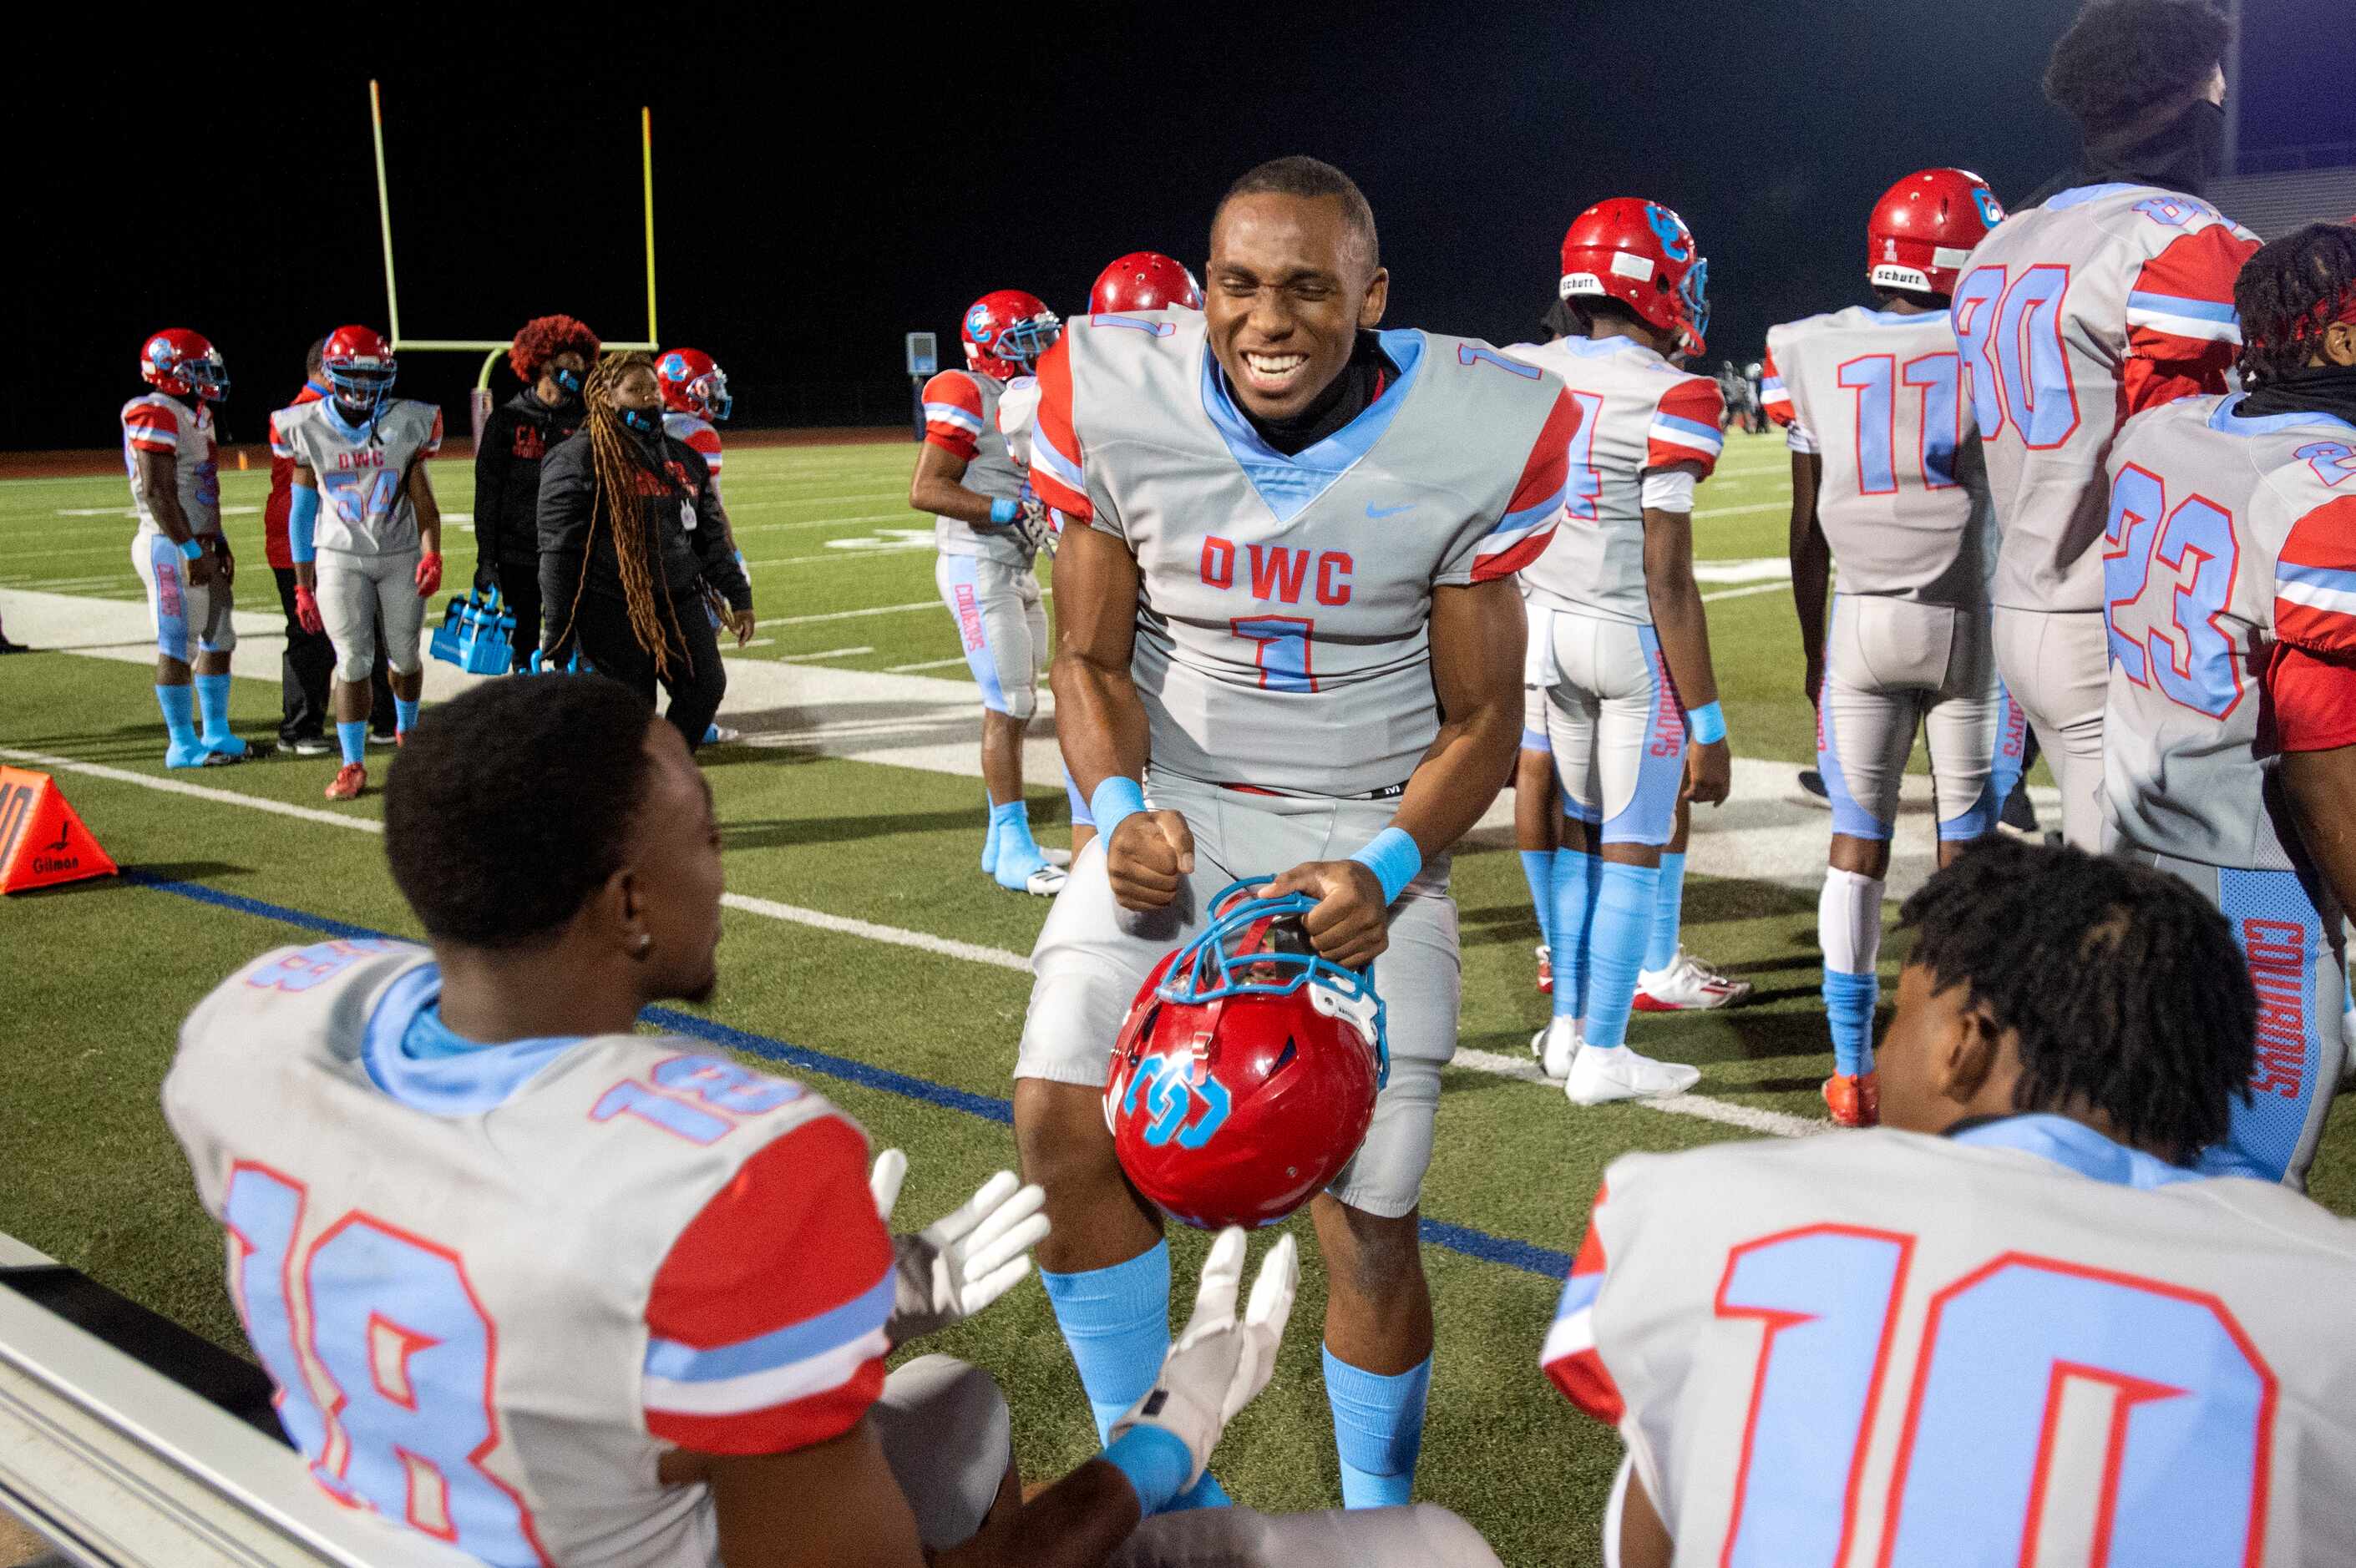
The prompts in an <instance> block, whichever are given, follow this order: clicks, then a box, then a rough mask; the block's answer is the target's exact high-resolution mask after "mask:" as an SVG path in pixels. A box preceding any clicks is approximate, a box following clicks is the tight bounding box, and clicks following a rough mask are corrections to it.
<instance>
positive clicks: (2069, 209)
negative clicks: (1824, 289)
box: [1952, 185, 2258, 611]
mask: <svg viewBox="0 0 2356 1568" xmlns="http://www.w3.org/2000/svg"><path fill="white" fill-rule="evenodd" d="M2257 248H2258V240H2257V236H2255V235H2254V234H2252V233H2251V232H2250V231H2249V230H2248V229H2244V228H2242V227H2241V226H2240V225H2239V224H2236V223H2234V222H2233V221H2232V220H2230V219H2226V218H2225V217H2223V216H2222V215H2221V214H2220V213H2219V212H2218V211H2217V210H2216V209H2215V208H2211V207H2210V206H2209V205H2208V204H2207V203H2205V202H2202V201H2200V200H2198V199H2196V198H2194V197H2189V196H2185V195H2182V194H2181V193H2179V192H2176V191H2170V190H2163V189H2160V188H2158V187H2154V186H2140V185H2096V186H2083V187H2078V188H2077V189H2074V190H2065V191H2062V192H2061V193H2059V194H2058V195H2056V196H2054V197H2051V199H2049V200H2048V201H2046V202H2045V204H2044V205H2043V206H2041V207H2032V208H2028V209H2027V210H2025V211H2019V212H2015V213H2013V214H2012V215H2011V216H2009V217H2008V218H2007V219H2005V220H2004V221H2003V222H2002V223H1999V224H1997V226H1996V228H1994V229H1991V230H1989V231H1988V235H1987V238H1986V239H1984V240H1981V241H1980V242H1979V244H1978V245H1977V246H1976V248H1975V249H1974V250H1973V251H1972V254H1971V259H1970V261H1967V262H1965V269H1964V274H1963V276H1962V278H1961V279H1960V280H1958V282H1957V283H1956V285H1955V293H1954V311H1953V313H1952V314H1953V315H1954V327H1955V336H1956V339H1957V343H1958V347H1960V349H1961V351H1962V353H1963V360H1964V385H1965V391H1966V394H1967V396H1968V398H1969V400H1970V403H1971V406H1972V419H1973V422H1974V423H1975V424H1976V426H1977V427H1978V430H1979V432H1980V440H1981V443H1982V444H1983V447H1984V449H1985V451H1986V453H1987V474H1988V487H1989V490H1990V492H1991V493H1992V494H1993V496H1995V498H1996V520H1997V529H1998V533H1999V538H1998V541H1997V568H1996V579H1995V581H1994V584H1993V587H1992V591H1991V592H1992V595H1993V603H1997V604H1998V605H2001V606H2003V607H2004V608H2006V609H2009V610H2044V611H2087V610H2099V609H2101V608H2102V606H2103V560H2102V553H2101V552H2100V551H2099V550H2097V549H2095V548H2094V541H2095V540H2096V539H2098V538H2100V537H2101V535H2102V531H2103V503H2104V496H2105V486H2104V483H2103V464H2104V458H2105V457H2106V456H2107V455H2108V453H2109V452H2110V448H2111V442H2112V439H2113V438H2114V437H2115V435H2116V434H2117V433H2118V428H2119V425H2120V423H2121V422H2122V421H2125V420H2126V419H2127V418H2128V417H2129V416H2130V415H2133V414H2135V413H2136V412H2139V411H2142V410H2144V409H2147V408H2151V407H2155V406H2157V405H2158V404H2159V403H2163V402H2166V401H2168V400H2170V399H2173V398H2178V397H2181V396H2184V395H2185V394H2187V393H2189V392H2200V391H2208V392H2215V391H2221V390H2222V389H2223V387H2224V377H2225V371H2226V368H2227V367H2228V366H2229V365H2231V363H2232V362H2233V351H2234V349H2235V348H2236V347H2238V346H2239V345H2240V343H2241V340H2242V339H2241V330H2240V328H2239V326H2238V325H2237V324H2236V321H2235V318H2234V315H2233V278H2234V274H2235V273H2237V272H2239V271H2240V270H2241V265H2242V263H2243V262H2244V261H2246V260H2248V259H2249V255H2250V253H2251V252H2252V251H2255V250H2256V249H2257Z"/></svg>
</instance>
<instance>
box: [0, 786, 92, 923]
mask: <svg viewBox="0 0 2356 1568" xmlns="http://www.w3.org/2000/svg"><path fill="white" fill-rule="evenodd" d="M114 874H115V864H114V860H113V858H112V857H111V856H109V855H108V854H107V852H106V851H105V850H103V849H102V848H99V847H98V840H97V839H95V838H93V837H91V836H90V829H89V828H87V827H83V826H82V823H81V818H80V816H77V815H76V814H75V812H74V808H73V807H72V806H71V805H68V804H67V802H66V797H65V792H64V791H62V790H60V789H59V788H58V784H57V781H56V780H55V779H53V778H51V777H50V776H49V775H48V774H47V773H30V772H27V771H26V770H25V769H22V768H0V893H21V892H23V891H26V890H27V889H28V888H46V887H51V886H54V885H55V884H57V883H59V882H78V881H80V880H82V879H83V878H85V877H112V876H113V875H114Z"/></svg>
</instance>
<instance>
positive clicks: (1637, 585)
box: [1506, 337, 1725, 626]
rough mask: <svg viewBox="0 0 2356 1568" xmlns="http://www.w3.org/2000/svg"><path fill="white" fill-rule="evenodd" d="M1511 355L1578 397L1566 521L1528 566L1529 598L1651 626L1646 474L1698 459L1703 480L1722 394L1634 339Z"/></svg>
mask: <svg viewBox="0 0 2356 1568" xmlns="http://www.w3.org/2000/svg"><path fill="white" fill-rule="evenodd" d="M1506 352H1507V353H1509V354H1511V355H1512V356H1514V357H1515V358H1516V359H1520V360H1524V361H1526V362H1527V363H1529V364H1532V365H1536V366H1537V367H1538V368H1541V369H1543V370H1547V371H1548V372H1551V373H1552V374H1553V375H1555V376H1556V377H1558V378H1559V379H1560V380H1561V381H1562V384H1563V385H1564V386H1565V387H1568V388H1569V389H1570V395H1571V397H1572V398H1573V399H1575V400H1577V401H1578V403H1579V410H1580V423H1579V433H1578V434H1577V435H1576V436H1574V437H1573V438H1572V441H1571V449H1570V453H1569V475H1568V477H1569V484H1568V486H1567V488H1566V490H1565V493H1564V496H1563V519H1562V526H1561V527H1560V528H1557V529H1555V534H1554V542H1553V543H1551V544H1549V545H1547V549H1546V553H1545V554H1544V555H1541V556H1540V557H1538V559H1537V560H1535V561H1533V562H1531V563H1530V564H1529V565H1528V566H1527V567H1525V568H1524V569H1523V571H1522V581H1524V582H1525V583H1526V584H1527V585H1528V587H1529V591H1530V592H1529V597H1530V603H1533V604H1537V605H1540V606H1543V607H1544V608H1547V609H1550V610H1570V611H1575V612H1577V613H1580V614H1583V615H1600V616H1602V617H1603V618H1605V619H1606V620H1612V621H1628V622H1633V623H1634V624H1637V625H1640V626H1649V625H1651V624H1653V602H1652V599H1651V596H1650V595H1648V594H1647V593H1646V592H1645V591H1644V475H1645V474H1646V473H1647V472H1648V471H1650V470H1652V469H1655V468H1665V467H1667V466H1668V465H1669V464H1673V463H1683V464H1696V465H1697V466H1698V467H1699V468H1700V470H1701V477H1702V478H1704V479H1707V478H1708V477H1709V475H1710V473H1711V471H1712V470H1713V469H1714V468H1716V467H1717V465H1718V454H1719V449H1720V447H1721V446H1722V445H1723V443H1724V441H1725V437H1724V436H1723V434H1722V433H1721V432H1719V418H1720V417H1721V411H1722V408H1723V394H1722V393H1720V392H1719V388H1718V383H1717V382H1716V381H1715V380H1712V379H1710V378H1709V377H1708V376H1696V375H1691V374H1689V373H1687V372H1686V371H1683V370H1680V369H1678V368H1676V366H1674V365H1672V364H1670V363H1669V362H1668V361H1667V360H1666V359H1665V358H1663V357H1661V356H1660V355H1658V354H1656V353H1655V352H1654V351H1653V350H1652V349H1650V348H1647V347H1644V345H1643V344H1640V343H1638V342H1636V341H1635V340H1634V339H1633V338H1630V337H1598V338H1589V337H1558V338H1556V339H1555V340H1554V341H1553V342H1551V343H1519V344H1515V346H1514V347H1511V348H1509V349H1507V350H1506Z"/></svg>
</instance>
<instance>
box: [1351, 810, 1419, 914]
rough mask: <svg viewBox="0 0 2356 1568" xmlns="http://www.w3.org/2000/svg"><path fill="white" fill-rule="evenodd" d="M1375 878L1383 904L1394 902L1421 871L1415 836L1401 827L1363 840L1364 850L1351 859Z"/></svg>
mask: <svg viewBox="0 0 2356 1568" xmlns="http://www.w3.org/2000/svg"><path fill="white" fill-rule="evenodd" d="M1350 859H1353V860H1355V861H1356V862H1358V864H1360V865H1361V866H1364V867H1365V868H1366V869H1368V870H1369V871H1372V872H1373V873H1374V874H1375V880H1376V881H1377V882H1380V883H1381V884H1382V889H1383V902H1384V903H1386V904H1389V903H1392V902H1395V901H1397V900H1398V896H1399V894H1401V893H1403V892H1405V891H1407V885H1408V883H1409V882H1411V881H1413V880H1415V874H1416V873H1417V872H1418V871H1420V870H1422V869H1423V850H1422V849H1421V848H1419V846H1418V845H1417V844H1416V841H1415V835H1413V834H1411V833H1409V832H1408V830H1407V829H1406V828H1404V827H1386V828H1384V829H1383V830H1382V831H1381V832H1380V833H1377V834H1376V835H1375V836H1374V837H1372V838H1369V839H1367V840H1366V847H1365V848H1363V849H1361V850H1359V851H1358V852H1357V853H1356V854H1355V855H1353V856H1351V857H1350Z"/></svg>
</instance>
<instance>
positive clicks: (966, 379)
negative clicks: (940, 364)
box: [925, 370, 1033, 566]
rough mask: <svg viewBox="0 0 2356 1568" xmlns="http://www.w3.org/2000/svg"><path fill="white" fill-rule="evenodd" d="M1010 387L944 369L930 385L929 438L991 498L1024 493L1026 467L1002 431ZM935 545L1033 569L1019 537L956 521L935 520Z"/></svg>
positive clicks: (949, 551)
mask: <svg viewBox="0 0 2356 1568" xmlns="http://www.w3.org/2000/svg"><path fill="white" fill-rule="evenodd" d="M1006 385H1007V384H1006V383H1005V382H1003V381H1000V380H996V379H992V378H991V377H988V376H983V375H980V374H977V373H976V372H974V371H971V370H944V371H942V372H941V373H940V374H938V375H937V376H935V377H934V378H933V379H931V380H929V381H927V382H926V383H925V433H926V438H927V439H928V440H934V441H935V442H936V444H938V445H941V446H945V447H947V448H948V450H950V451H952V452H955V453H958V455H959V456H961V457H964V458H965V476H964V477H963V478H961V479H959V480H958V484H960V485H964V486H965V487H966V488H967V489H969V490H970V491H972V492H973V493H974V494H975V495H977V496H989V497H991V499H992V500H1001V499H1006V498H1010V497H1014V496H1021V495H1022V493H1023V468H1022V465H1021V464H1018V463H1016V462H1015V460H1014V455H1013V453H1011V452H1009V451H1008V450H1007V445H1006V435H1005V432H1002V431H1001V430H1000V429H999V428H998V401H999V399H1000V398H1001V397H1003V396H1004V395H1005V392H1006ZM933 546H934V548H935V549H938V550H939V551H940V552H941V553H942V554H943V555H980V556H987V557H989V558H990V559H991V560H997V561H1003V562H1005V563H1006V564H1007V565H1009V566H1028V565H1030V564H1031V557H1032V553H1033V552H1032V551H1031V550H1030V549H1026V548H1025V547H1024V546H1023V541H1022V540H1021V539H1018V538H1015V537H1013V536H1012V535H1009V534H1007V533H1004V532H1002V531H1000V530H996V529H988V528H975V527H974V526H973V525H972V524H970V523H963V522H959V521H958V519H957V518H955V517H935V518H934V519H933Z"/></svg>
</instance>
